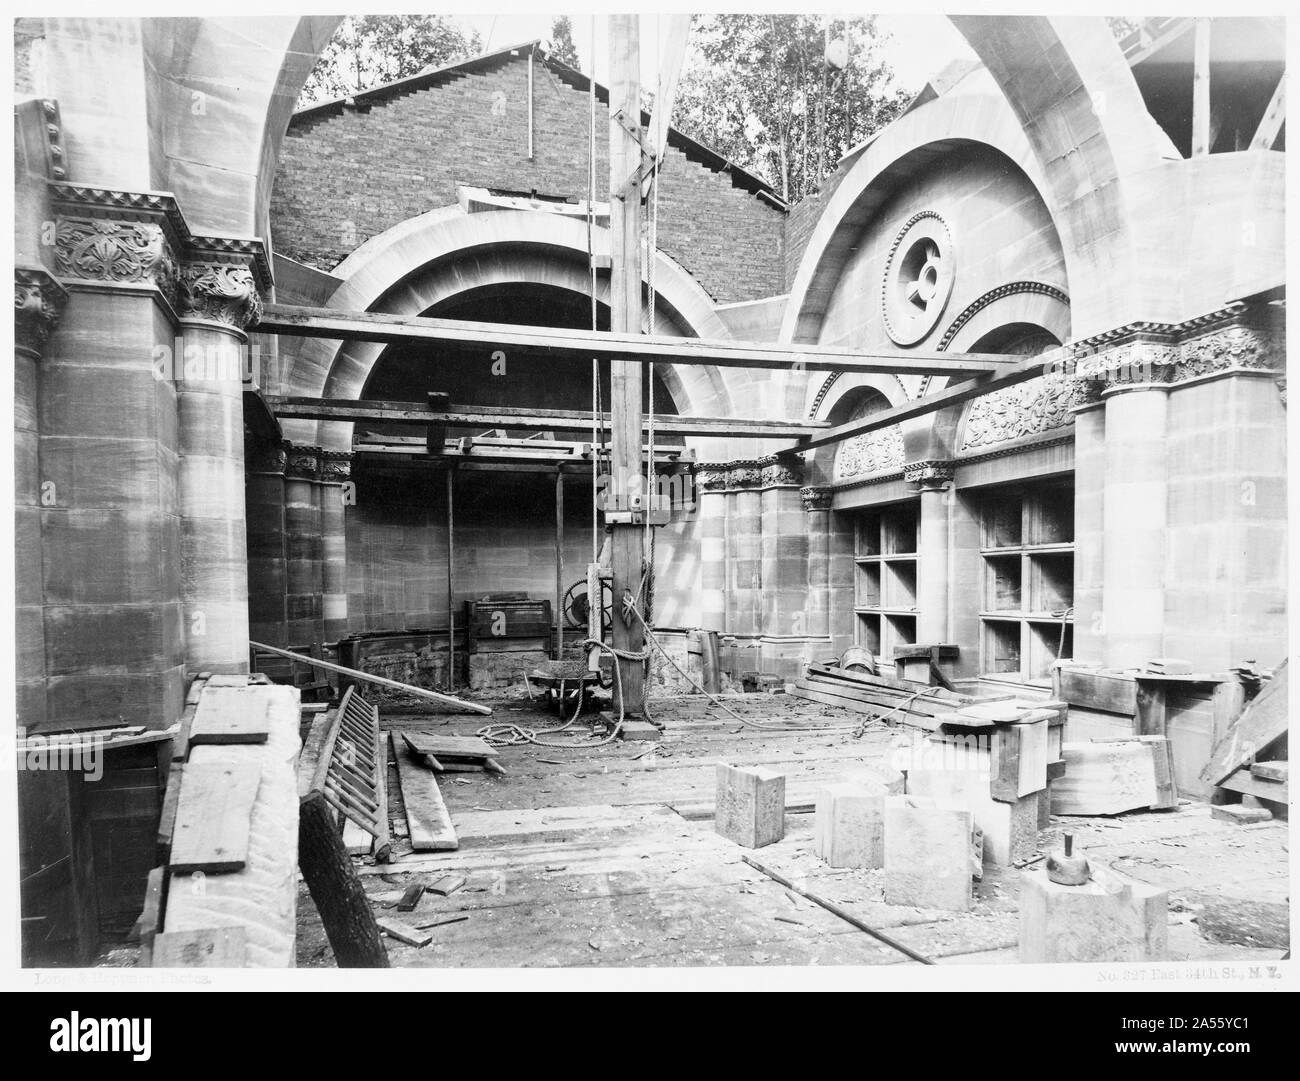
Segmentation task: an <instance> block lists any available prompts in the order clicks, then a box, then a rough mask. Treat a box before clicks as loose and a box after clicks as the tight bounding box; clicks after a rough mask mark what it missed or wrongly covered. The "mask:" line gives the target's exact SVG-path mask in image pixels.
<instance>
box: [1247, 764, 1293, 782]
mask: <svg viewBox="0 0 1300 1081" xmlns="http://www.w3.org/2000/svg"><path fill="white" fill-rule="evenodd" d="M1250 772H1251V775H1252V776H1254V777H1258V778H1259V779H1260V780H1261V781H1277V782H1278V783H1280V784H1286V783H1287V780H1288V778H1289V776H1290V773H1289V770H1288V768H1287V763H1286V762H1256V763H1254V764H1253V765H1252V766H1251V767H1250Z"/></svg>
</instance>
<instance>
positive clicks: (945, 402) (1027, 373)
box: [788, 353, 1054, 451]
mask: <svg viewBox="0 0 1300 1081" xmlns="http://www.w3.org/2000/svg"><path fill="white" fill-rule="evenodd" d="M1053 357H1054V354H1050V353H1049V354H1046V355H1044V356H1037V357H1032V358H1030V359H1029V360H1021V359H1019V358H1017V359H1016V363H1015V366H1014V367H1012V368H1011V369H1010V370H1009V371H1005V372H1003V373H1002V374H1000V375H995V376H981V377H980V378H978V379H966V380H963V381H962V382H960V383H958V384H956V385H955V386H952V387H949V388H948V389H947V390H941V391H939V392H938V393H937V394H927V395H925V396H924V397H923V398H917V399H916V400H915V401H912V402H904V403H903V404H902V405H895V406H892V407H891V408H889V409H882V410H881V411H880V412H879V413H872V414H870V415H869V416H865V417H861V418H859V419H858V420H851V421H847V422H846V423H844V424H837V425H835V426H834V427H833V428H829V429H827V430H826V431H824V432H818V433H817V434H816V435H813V436H811V437H809V438H807V439H803V440H800V441H799V443H797V444H796V445H795V446H793V447H790V448H788V449H790V450H796V451H798V450H813V449H814V448H816V447H825V446H828V445H830V444H832V443H842V442H843V441H844V440H846V439H852V438H853V437H854V436H858V435H864V434H865V433H867V432H874V431H877V430H878V429H880V428H888V427H890V426H891V425H894V424H898V423H899V422H900V421H904V420H911V419H912V418H914V417H923V416H925V415H926V414H928V413H934V412H937V411H938V410H940V409H946V408H947V407H948V406H951V405H961V404H962V403H963V402H968V401H970V400H971V399H972V398H980V397H982V396H984V395H985V394H991V393H992V392H993V391H995V390H1001V389H1002V388H1003V387H1014V386H1015V385H1016V384H1018V383H1025V382H1028V381H1029V380H1030V379H1033V378H1035V377H1037V376H1040V375H1045V374H1047V372H1048V371H1049V370H1051V366H1052V363H1053Z"/></svg>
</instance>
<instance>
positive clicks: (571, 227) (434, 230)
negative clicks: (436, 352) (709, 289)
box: [285, 207, 731, 449]
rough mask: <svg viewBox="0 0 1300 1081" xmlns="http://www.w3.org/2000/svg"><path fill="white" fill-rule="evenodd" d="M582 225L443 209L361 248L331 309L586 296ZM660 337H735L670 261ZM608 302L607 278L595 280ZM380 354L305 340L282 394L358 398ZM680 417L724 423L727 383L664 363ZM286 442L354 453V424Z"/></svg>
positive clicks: (600, 243) (663, 264)
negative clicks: (534, 289) (496, 293)
mask: <svg viewBox="0 0 1300 1081" xmlns="http://www.w3.org/2000/svg"><path fill="white" fill-rule="evenodd" d="M592 246H593V248H594V250H595V253H596V255H597V257H599V256H600V255H602V254H608V252H609V233H608V230H606V229H603V228H600V229H596V230H594V231H593V238H592ZM586 266H587V228H586V224H585V222H582V221H578V220H574V219H569V218H564V217H561V216H560V215H556V214H549V213H541V212H529V211H514V210H502V211H487V212H484V213H478V214H465V213H464V212H463V211H462V210H461V209H460V208H459V207H446V208H442V209H440V210H433V211H429V212H428V213H426V214H422V215H420V216H419V217H416V218H411V219H409V220H407V221H405V222H402V223H401V224H399V225H396V226H394V227H393V228H392V229H389V230H387V231H386V232H384V233H382V234H380V235H379V236H376V237H373V238H371V239H370V240H368V241H367V242H366V243H365V244H363V245H361V247H359V248H358V249H357V250H356V251H355V252H353V253H352V255H350V256H349V257H348V258H347V259H345V260H344V261H343V262H342V263H340V264H339V266H338V267H337V268H335V270H334V271H333V274H334V275H335V276H336V277H341V278H343V279H344V281H343V284H342V285H340V286H339V287H338V288H337V289H336V290H335V291H334V293H333V295H332V296H331V297H330V300H329V306H330V307H335V308H344V309H349V310H353V311H358V310H361V311H382V312H386V313H390V314H400V315H419V314H420V313H421V312H425V311H428V310H429V308H431V307H433V306H435V305H437V304H439V303H442V302H444V301H446V300H448V299H450V298H452V297H455V296H458V295H462V294H464V293H467V292H469V291H472V290H476V289H481V288H484V287H490V286H502V285H507V284H510V283H532V284H541V285H550V286H554V287H557V288H561V289H565V290H567V291H572V292H577V293H581V294H582V295H584V296H589V295H590V283H589V277H588V274H587V270H586ZM655 295H656V302H655V308H656V320H655V323H656V325H655V330H656V332H657V333H666V334H681V335H686V336H692V337H709V338H730V337H731V335H730V333H729V332H728V330H727V327H726V325H725V324H724V323H723V322H722V320H721V319H720V318H719V317H718V315H717V313H716V311H715V310H714V308H713V302H712V300H711V299H710V298H709V296H708V294H707V293H705V291H704V290H703V289H702V288H701V287H700V286H699V284H698V283H697V282H696V281H695V280H694V279H693V278H691V276H690V275H689V274H688V273H687V272H686V271H685V270H684V269H683V268H682V267H681V266H680V264H678V263H676V262H675V261H674V260H672V259H671V258H670V257H669V256H667V255H665V254H664V253H663V252H659V253H658V256H657V260H656V263H655ZM597 299H598V300H602V301H606V302H607V301H608V299H609V282H608V278H607V277H606V278H604V279H599V280H598V282H597ZM382 353H383V346H382V345H376V344H374V343H361V342H353V343H340V342H330V341H324V340H313V341H308V342H304V343H303V344H302V346H301V348H300V349H299V352H298V354H297V355H296V356H295V357H294V358H293V359H292V362H291V364H290V367H289V370H288V373H287V389H286V393H289V394H293V395H299V396H304V397H333V398H353V399H355V398H359V397H361V395H362V392H363V390H364V387H365V384H366V380H367V379H368V378H369V376H370V372H371V371H372V370H373V368H374V366H375V364H376V363H377V362H378V360H379V357H380V356H381V355H382ZM656 372H657V373H658V374H659V376H660V378H661V379H662V380H663V381H664V384H665V386H666V387H667V388H668V391H669V393H670V394H672V395H673V400H674V404H675V405H676V407H677V409H678V412H679V413H682V414H683V415H688V414H696V415H704V414H708V413H715V412H716V413H719V414H721V415H726V413H727V412H728V411H729V409H730V399H729V395H728V392H727V388H726V384H725V383H724V381H723V380H722V378H721V376H720V374H719V373H718V372H717V371H716V370H715V369H712V368H703V367H694V366H678V365H659V366H657V367H656ZM285 435H286V437H288V438H290V439H295V440H300V441H303V442H311V443H315V444H317V445H319V446H323V447H329V448H333V449H347V448H349V447H350V446H351V438H352V425H351V424H348V423H339V422H332V421H320V422H311V421H305V422H296V423H292V424H290V423H286V424H285Z"/></svg>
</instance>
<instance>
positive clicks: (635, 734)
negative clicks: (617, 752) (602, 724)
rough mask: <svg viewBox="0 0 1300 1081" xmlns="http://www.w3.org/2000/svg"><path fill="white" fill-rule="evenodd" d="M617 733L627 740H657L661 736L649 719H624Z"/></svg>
mask: <svg viewBox="0 0 1300 1081" xmlns="http://www.w3.org/2000/svg"><path fill="white" fill-rule="evenodd" d="M618 734H619V736H620V737H621V738H622V739H628V740H648V741H657V740H660V739H662V738H663V733H662V732H661V731H659V729H658V728H656V727H655V726H654V725H652V724H651V723H650V722H649V721H624V722H623V727H622V728H620V729H619V731H618Z"/></svg>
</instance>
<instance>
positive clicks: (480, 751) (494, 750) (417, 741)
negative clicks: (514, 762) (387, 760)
mask: <svg viewBox="0 0 1300 1081" xmlns="http://www.w3.org/2000/svg"><path fill="white" fill-rule="evenodd" d="M402 739H404V740H405V741H406V745H407V746H408V747H409V748H410V749H411V750H412V751H414V752H415V753H416V754H427V755H433V756H434V757H435V758H439V759H442V758H451V759H456V758H469V759H483V758H495V757H496V756H497V755H498V754H500V753H501V749H500V748H499V747H493V746H491V745H490V744H488V743H486V742H484V741H483V740H481V739H479V737H478V736H442V735H437V734H435V733H433V732H406V731H404V732H403V733H402Z"/></svg>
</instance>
